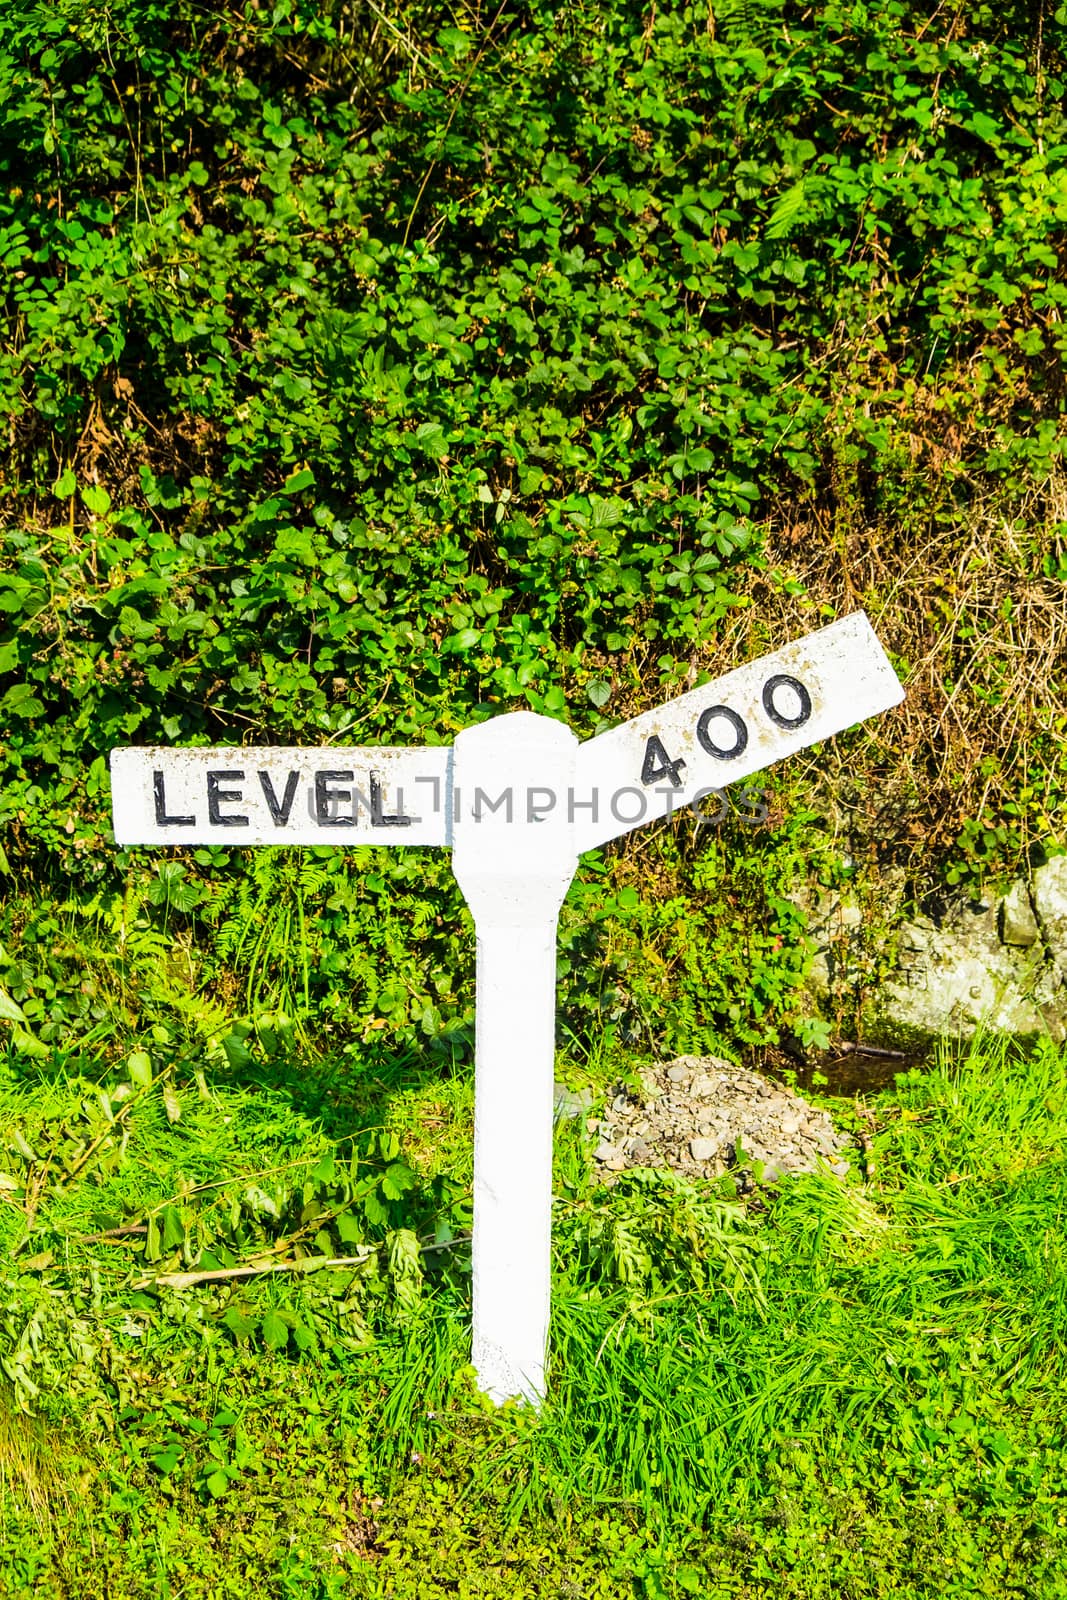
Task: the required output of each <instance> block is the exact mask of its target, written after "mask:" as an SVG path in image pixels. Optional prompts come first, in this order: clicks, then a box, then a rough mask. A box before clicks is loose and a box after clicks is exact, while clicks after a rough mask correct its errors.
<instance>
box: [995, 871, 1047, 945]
mask: <svg viewBox="0 0 1067 1600" xmlns="http://www.w3.org/2000/svg"><path fill="white" fill-rule="evenodd" d="M1000 938H1001V942H1002V943H1003V944H1009V945H1013V946H1015V948H1016V949H1019V950H1029V949H1030V948H1031V946H1033V945H1035V944H1036V943H1037V941H1038V939H1039V938H1040V930H1039V928H1038V926H1037V918H1036V917H1035V916H1034V908H1033V906H1032V905H1031V904H1030V894H1029V891H1028V889H1027V887H1026V884H1025V883H1023V882H1022V881H1021V880H1020V881H1019V882H1016V883H1013V884H1012V886H1011V888H1010V889H1009V890H1008V892H1007V894H1006V895H1005V896H1004V898H1003V900H1002V901H1001V902H1000Z"/></svg>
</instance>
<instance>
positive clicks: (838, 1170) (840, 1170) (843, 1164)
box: [830, 1161, 851, 1178]
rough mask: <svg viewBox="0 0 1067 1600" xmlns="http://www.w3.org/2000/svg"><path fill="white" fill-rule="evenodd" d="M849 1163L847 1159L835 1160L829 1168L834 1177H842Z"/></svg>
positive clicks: (847, 1169)
mask: <svg viewBox="0 0 1067 1600" xmlns="http://www.w3.org/2000/svg"><path fill="white" fill-rule="evenodd" d="M850 1165H851V1163H850V1162H848V1161H835V1162H834V1164H833V1166H832V1167H831V1168H830V1171H831V1172H832V1173H833V1175H834V1177H835V1178H843V1177H844V1176H845V1174H846V1173H847V1172H848V1171H849V1168H850Z"/></svg>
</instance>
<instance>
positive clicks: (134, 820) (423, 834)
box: [111, 612, 903, 1403]
mask: <svg viewBox="0 0 1067 1600" xmlns="http://www.w3.org/2000/svg"><path fill="white" fill-rule="evenodd" d="M902 699H903V690H902V689H901V686H900V683H899V681H898V679H897V676H896V674H895V672H894V671H893V668H892V667H891V666H890V664H889V661H888V660H887V658H886V655H885V652H884V651H883V650H882V647H881V645H880V644H879V643H878V640H877V638H876V637H875V634H874V632H873V630H872V628H871V626H870V624H869V622H868V621H867V618H866V616H865V615H864V614H863V613H862V612H856V613H853V614H852V615H851V616H848V617H845V618H843V619H842V620H841V621H839V622H834V623H831V624H830V626H829V627H826V628H821V629H820V630H819V631H818V632H817V633H812V634H808V635H807V636H806V637H805V638H803V639H799V640H796V641H795V642H794V643H792V644H789V645H786V646H785V647H784V648H783V649H781V650H777V651H775V652H774V653H773V654H772V655H768V656H764V657H762V658H761V659H760V660H759V661H753V662H749V663H748V664H747V665H746V666H743V667H738V668H737V669H736V670H735V671H733V672H729V673H727V674H726V675H725V677H722V678H717V679H716V680H715V682H714V683H710V684H705V685H704V686H703V687H702V688H699V689H694V690H692V692H691V693H689V694H685V695H682V696H681V697H680V698H678V699H676V700H671V701H669V702H668V703H667V704H666V705H664V706H661V707H660V708H659V709H658V710H656V711H649V712H646V713H645V714H644V715H643V716H640V717H635V718H634V720H633V721H631V722H627V723H624V724H623V725H622V726H621V727H618V728H613V729H612V730H611V731H610V732H608V733H603V734H600V735H599V736H598V737H597V738H595V739H590V740H588V741H587V742H586V743H584V744H579V742H578V739H577V738H576V736H575V735H574V734H573V733H572V732H571V731H570V729H569V728H568V727H566V726H565V724H563V723H561V722H557V721H555V720H553V719H552V718H550V717H543V716H536V715H534V713H532V712H528V711H517V712H512V713H510V714H507V715H504V716H499V717H494V718H492V719H491V720H490V721H488V722H483V723H479V724H478V725H477V726H475V727H472V728H467V729H465V730H464V731H463V732H462V733H460V734H459V735H458V737H457V738H456V741H455V744H454V745H452V746H451V747H447V746H440V747H436V748H431V747H428V748H426V749H416V750H409V749H394V748H370V747H364V748H359V749H338V748H336V747H333V746H329V747H325V748H323V749H319V750H314V749H284V748H283V749H259V748H256V747H255V746H242V747H237V748H235V747H230V748H227V749H201V748H196V749H185V750H173V749H161V748H146V749H124V750H114V751H112V753H111V784H112V804H113V813H114V827H115V839H116V842H117V843H118V844H120V845H133V844H168V845H204V844H227V845H246V844H248V845H252V844H255V845H258V844H318V845H322V844H357V843H358V844H368V843H373V844H412V845H414V844H423V845H450V846H451V848H452V865H453V869H454V871H455V874H456V878H457V880H458V882H459V886H460V888H461V889H462V891H463V895H464V898H465V899H466V901H467V904H468V905H469V906H470V908H471V912H472V913H473V916H474V924H475V930H476V933H477V941H478V948H477V983H476V1029H475V1033H476V1042H475V1123H474V1237H473V1280H474V1282H473V1290H474V1329H473V1362H474V1367H475V1370H476V1372H477V1374H478V1381H479V1384H480V1386H481V1388H482V1390H483V1391H484V1392H485V1393H486V1394H488V1395H491V1396H492V1398H493V1399H494V1400H496V1401H498V1402H500V1401H503V1400H505V1399H507V1398H508V1397H511V1396H515V1397H522V1398H525V1399H527V1400H530V1401H533V1402H534V1403H537V1402H539V1401H540V1400H541V1398H542V1397H543V1395H544V1392H545V1360H546V1352H547V1339H548V1316H549V1282H550V1265H551V1261H550V1250H551V1205H552V1083H553V1066H554V1055H555V992H556V923H557V920H558V917H559V909H560V906H561V905H562V903H563V899H564V896H565V895H566V893H567V889H568V887H569V885H570V882H571V879H572V878H573V876H574V873H575V870H576V868H577V865H578V857H579V855H580V854H581V852H582V851H583V850H591V849H593V848H594V847H595V846H597V845H600V844H603V843H605V842H606V841H607V840H609V839H614V838H617V837H618V836H619V835H620V834H623V833H627V832H629V830H630V829H631V828H635V827H638V826H639V825H640V824H641V823H644V822H650V821H652V820H653V819H654V818H656V817H663V816H669V815H670V814H671V813H672V812H674V811H677V810H679V809H680V808H681V807H683V806H691V807H693V808H694V809H695V810H696V811H697V812H698V814H699V813H700V809H701V807H702V805H703V802H704V801H705V800H706V799H707V798H708V797H709V796H710V795H713V794H716V795H717V794H718V793H719V791H721V790H722V789H723V788H725V787H726V785H727V784H730V783H733V782H735V781H736V780H737V779H738V778H744V777H749V776H751V774H752V773H754V772H758V771H760V770H761V769H762V768H764V767H767V766H770V765H771V763H772V762H774V761H778V760H780V759H781V758H782V757H783V756H786V755H790V754H792V752H793V751H795V750H802V749H804V748H805V746H807V745H811V744H814V743H816V742H817V741H819V740H821V739H826V738H829V737H830V736H831V735H832V734H835V733H839V732H840V731H841V730H842V729H844V728H848V727H852V726H853V725H854V724H855V723H857V722H862V721H863V720H864V719H865V718H867V717H871V716H874V715H875V714H876V713H878V712H880V711H885V710H888V708H889V707H890V706H894V705H897V704H898V703H899V702H900V700H902ZM516 1128H517V1129H519V1132H520V1137H519V1139H518V1141H516V1138H515V1129H516Z"/></svg>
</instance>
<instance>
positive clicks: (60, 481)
mask: <svg viewBox="0 0 1067 1600" xmlns="http://www.w3.org/2000/svg"><path fill="white" fill-rule="evenodd" d="M77 487H78V479H77V476H76V474H75V473H74V471H73V469H72V468H70V467H66V468H65V469H64V470H63V471H62V472H61V473H60V474H59V477H58V478H57V479H56V481H55V483H54V484H53V485H52V493H53V494H54V495H55V496H56V498H57V499H59V500H69V499H70V497H71V495H72V494H73V493H74V491H75V489H76V488H77Z"/></svg>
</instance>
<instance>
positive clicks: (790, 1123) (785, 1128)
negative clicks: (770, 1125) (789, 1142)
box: [779, 1111, 800, 1139]
mask: <svg viewBox="0 0 1067 1600" xmlns="http://www.w3.org/2000/svg"><path fill="white" fill-rule="evenodd" d="M779 1127H780V1128H781V1130H782V1132H783V1133H784V1134H785V1136H786V1138H787V1139H791V1138H792V1137H793V1135H794V1134H795V1133H799V1132H800V1118H799V1117H798V1116H797V1115H796V1113H795V1112H794V1111H789V1112H787V1113H786V1115H785V1116H784V1117H783V1118H782V1120H781V1122H780V1123H779Z"/></svg>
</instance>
